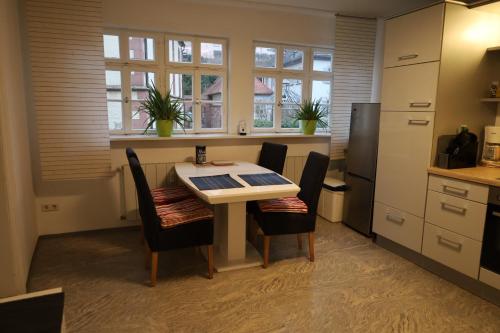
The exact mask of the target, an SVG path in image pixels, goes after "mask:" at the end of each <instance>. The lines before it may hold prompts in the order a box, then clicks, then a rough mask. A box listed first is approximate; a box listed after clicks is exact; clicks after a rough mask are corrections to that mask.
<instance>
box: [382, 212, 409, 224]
mask: <svg viewBox="0 0 500 333" xmlns="http://www.w3.org/2000/svg"><path fill="white" fill-rule="evenodd" d="M385 217H386V219H387V221H391V222H394V223H396V224H399V225H401V224H403V223H404V221H405V218H404V217H400V216H394V215H392V214H386V216H385Z"/></svg>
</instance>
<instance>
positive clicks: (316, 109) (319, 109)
mask: <svg viewBox="0 0 500 333" xmlns="http://www.w3.org/2000/svg"><path fill="white" fill-rule="evenodd" d="M297 105H298V107H299V110H298V111H297V112H296V113H295V115H294V117H293V118H294V120H293V124H294V125H295V124H296V123H297V121H299V120H315V121H316V122H317V124H318V127H320V128H327V127H328V123H327V122H326V121H325V120H324V119H325V118H327V117H328V110H327V108H326V107H325V106H324V105H321V99H318V100H316V99H306V100H304V101H303V102H302V103H301V104H297Z"/></svg>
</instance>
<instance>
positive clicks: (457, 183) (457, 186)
mask: <svg viewBox="0 0 500 333" xmlns="http://www.w3.org/2000/svg"><path fill="white" fill-rule="evenodd" d="M429 190H433V191H436V192H441V193H445V194H449V195H453V196H456V197H459V198H463V199H467V200H472V201H477V202H480V203H484V204H486V203H487V202H488V191H489V189H488V186H487V185H482V184H476V183H471V182H467V181H463V180H458V179H453V178H447V177H441V176H436V175H429Z"/></svg>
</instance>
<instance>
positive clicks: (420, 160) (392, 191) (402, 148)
mask: <svg viewBox="0 0 500 333" xmlns="http://www.w3.org/2000/svg"><path fill="white" fill-rule="evenodd" d="M433 125H434V112H381V115H380V134H379V148H378V165H377V184H376V186H375V201H378V202H380V203H383V204H385V205H387V206H391V207H395V208H398V209H399V210H402V211H405V212H408V213H410V214H413V215H415V216H417V217H422V218H423V217H424V209H425V197H426V194H427V167H428V166H429V164H430V156H431V146H432V130H433Z"/></svg>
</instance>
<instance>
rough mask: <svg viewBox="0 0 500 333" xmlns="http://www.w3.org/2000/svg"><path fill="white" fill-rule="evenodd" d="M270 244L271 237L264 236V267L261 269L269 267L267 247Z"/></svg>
mask: <svg viewBox="0 0 500 333" xmlns="http://www.w3.org/2000/svg"><path fill="white" fill-rule="evenodd" d="M270 243H271V236H266V235H264V265H263V266H262V267H264V268H267V266H268V265H269V245H270Z"/></svg>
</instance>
